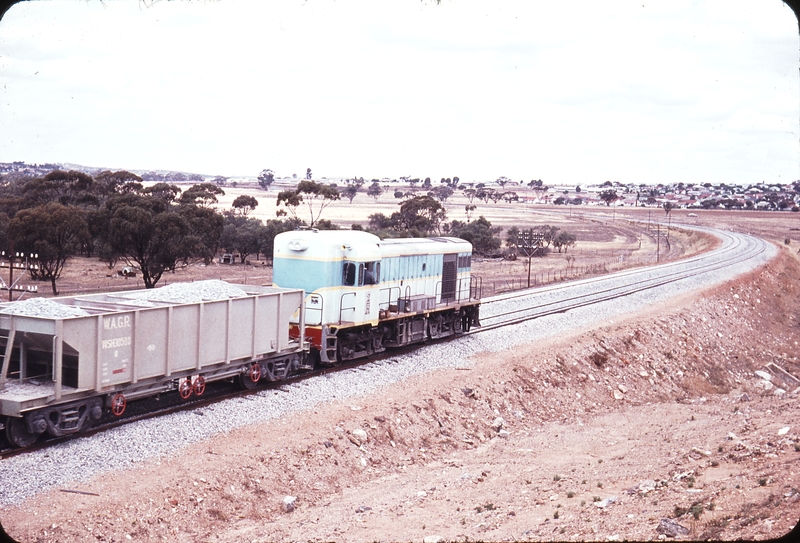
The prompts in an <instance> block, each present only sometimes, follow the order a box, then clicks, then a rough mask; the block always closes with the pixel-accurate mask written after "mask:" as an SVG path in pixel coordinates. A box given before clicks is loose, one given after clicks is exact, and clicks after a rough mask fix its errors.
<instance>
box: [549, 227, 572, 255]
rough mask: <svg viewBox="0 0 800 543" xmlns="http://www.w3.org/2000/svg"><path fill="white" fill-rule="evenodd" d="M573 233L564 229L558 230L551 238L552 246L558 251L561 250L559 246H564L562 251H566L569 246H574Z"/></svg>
mask: <svg viewBox="0 0 800 543" xmlns="http://www.w3.org/2000/svg"><path fill="white" fill-rule="evenodd" d="M575 241H576V238H575V234H571V233H569V232H565V231H564V230H560V231H559V232H558V233H557V234H556V236H555V238H554V239H553V247H555V248H556V249H558V252H559V253H560V252H561V248H562V247H563V248H564V252H565V253H566V252H567V249H568V248H569V247H574V246H575Z"/></svg>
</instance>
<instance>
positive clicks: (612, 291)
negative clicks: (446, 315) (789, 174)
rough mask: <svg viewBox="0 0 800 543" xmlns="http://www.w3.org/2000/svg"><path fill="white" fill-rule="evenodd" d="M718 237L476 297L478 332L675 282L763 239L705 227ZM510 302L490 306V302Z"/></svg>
mask: <svg viewBox="0 0 800 543" xmlns="http://www.w3.org/2000/svg"><path fill="white" fill-rule="evenodd" d="M708 231H709V232H713V233H714V234H715V235H717V236H719V237H721V238H722V241H723V244H722V246H721V247H719V248H717V249H715V250H713V251H709V252H707V253H704V254H701V255H698V256H694V257H691V258H687V259H684V260H678V261H673V262H669V263H667V264H661V265H656V266H651V267H647V268H639V269H632V270H625V271H622V272H618V273H615V274H611V275H604V276H600V277H593V278H590V279H582V280H579V281H571V282H569V283H564V284H561V285H557V286H548V287H541V288H535V289H526V290H523V291H516V292H511V293H504V294H500V295H497V296H492V297H490V298H484V299H483V302H482V303H481V327H480V328H477V329H475V330H473V331H470V332H468V334H477V333H481V332H486V331H488V330H493V329H497V328H502V327H504V326H511V325H514V324H519V323H521V322H525V321H528V320H531V319H535V318H539V317H544V316H547V315H553V314H557V313H564V312H566V311H569V310H571V309H577V308H579V307H584V306H589V305H593V304H598V303H602V302H607V301H610V300H614V299H617V298H622V297H625V296H629V295H631V294H635V293H638V292H642V291H646V290H650V289H655V288H657V287H660V286H663V285H667V284H670V283H676V282H679V281H682V280H685V279H687V278H693V277H697V276H699V275H702V274H704V273H709V272H714V271H718V270H720V269H723V268H725V267H729V266H734V265H736V264H739V263H742V262H745V261H747V260H749V259H751V258H754V257H756V256H758V255H760V254H762V253H763V252H764V251H766V249H767V246H768V245H767V243H766V242H765V241H763V240H761V239H758V238H754V237H752V236H747V235H744V234H732V233H728V232H721V231H710V230H708ZM501 302H512V304H511V305H515V306H517V307H514V308H512V309H506V310H501V311H499V312H494V308H495V306H500V305H503V306H508V305H509V304H508V303H502V304H501Z"/></svg>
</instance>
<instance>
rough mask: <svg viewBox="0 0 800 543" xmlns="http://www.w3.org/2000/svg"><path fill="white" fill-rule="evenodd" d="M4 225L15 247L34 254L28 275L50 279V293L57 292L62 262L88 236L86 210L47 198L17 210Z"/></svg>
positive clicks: (79, 246)
mask: <svg viewBox="0 0 800 543" xmlns="http://www.w3.org/2000/svg"><path fill="white" fill-rule="evenodd" d="M8 229H9V235H10V237H11V239H13V240H14V247H15V249H16V250H19V251H22V252H24V253H25V254H28V255H29V254H34V255H36V256H35V257H34V258H33V261H34V262H35V263H36V267H35V268H32V269H31V270H30V274H31V277H33V278H34V279H38V280H40V281H50V286H51V287H52V289H53V294H58V290H57V288H56V280H57V279H58V278H59V277H60V276H61V272H62V271H63V270H64V264H65V263H66V262H67V260H68V259H69V258H70V257H72V256H74V255H76V254H77V253H78V251H79V250H80V248H81V245H82V242H83V241H84V240H85V239H86V238H88V236H89V229H88V227H87V224H86V213H85V212H84V211H83V210H81V209H80V208H77V207H74V206H64V205H61V204H59V203H55V202H51V203H49V204H46V205H43V206H37V207H34V208H30V209H23V210H21V211H19V212H18V213H17V214H16V216H15V217H14V219H13V220H12V221H11V223H10V224H9V227H8Z"/></svg>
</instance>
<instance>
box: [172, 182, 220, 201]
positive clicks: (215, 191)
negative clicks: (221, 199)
mask: <svg viewBox="0 0 800 543" xmlns="http://www.w3.org/2000/svg"><path fill="white" fill-rule="evenodd" d="M224 195H225V191H224V190H222V189H221V188H219V187H218V186H217V185H214V184H213V183H200V184H199V185H192V186H191V187H189V188H188V189H187V190H186V192H184V193H183V194H181V198H180V203H181V204H190V205H199V206H201V207H208V206H210V205H211V204H216V203H217V196H224Z"/></svg>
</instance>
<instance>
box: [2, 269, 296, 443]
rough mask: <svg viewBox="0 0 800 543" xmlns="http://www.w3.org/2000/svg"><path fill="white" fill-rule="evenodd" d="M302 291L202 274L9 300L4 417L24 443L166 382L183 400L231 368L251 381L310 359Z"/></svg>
mask: <svg viewBox="0 0 800 543" xmlns="http://www.w3.org/2000/svg"><path fill="white" fill-rule="evenodd" d="M170 289H171V290H170ZM304 298H305V293H304V292H303V290H300V289H292V288H277V287H261V286H252V285H232V284H228V283H224V282H222V281H199V282H196V283H177V284H174V285H169V286H167V287H162V288H157V289H144V290H140V291H127V292H118V293H105V294H89V295H80V296H72V297H60V298H52V299H43V298H34V299H30V300H25V301H22V302H9V303H2V304H0V356H1V357H2V367H0V424H2V425H3V429H4V431H5V435H6V437H7V439H8V441H9V442H10V443H11V444H12V445H13V446H16V447H27V446H30V445H32V444H33V443H34V442H35V441H36V440H37V439H38V438H39V436H41V435H43V434H49V435H52V436H62V435H66V434H71V433H76V432H80V431H82V430H86V429H88V428H90V427H91V426H92V425H93V424H94V423H95V422H97V421H98V420H100V419H102V418H104V417H111V418H113V417H114V416H119V415H122V414H123V412H124V411H125V407H126V405H127V402H129V401H131V400H136V399H139V398H143V397H147V396H153V395H157V394H160V393H163V392H168V391H177V393H178V394H180V396H181V397H183V398H184V399H186V398H189V397H190V396H192V395H201V394H203V392H204V391H205V386H206V383H208V382H211V381H217V380H223V379H232V380H233V379H235V380H238V381H239V382H240V383H241V384H242V386H244V387H246V388H251V387H253V386H255V384H256V383H258V382H259V381H260V380H262V379H264V380H269V381H274V380H280V379H282V378H284V377H286V376H287V375H289V374H290V373H294V372H297V371H301V370H304V369H311V368H310V367H309V368H307V367H306V366H305V365H304V364H305V363H306V357H305V352H306V350H307V346H306V345H305V339H304V329H305V323H304V315H305V304H304ZM293 316H294V324H293V330H292V332H291V335H290V329H289V327H290V321H291V320H292V317H293ZM298 330H299V333H298Z"/></svg>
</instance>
